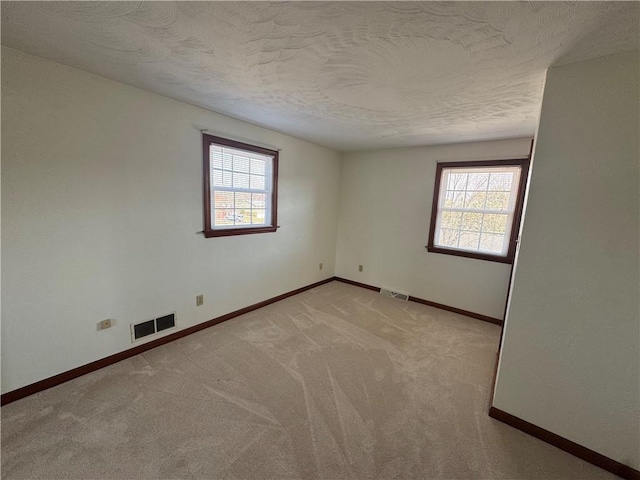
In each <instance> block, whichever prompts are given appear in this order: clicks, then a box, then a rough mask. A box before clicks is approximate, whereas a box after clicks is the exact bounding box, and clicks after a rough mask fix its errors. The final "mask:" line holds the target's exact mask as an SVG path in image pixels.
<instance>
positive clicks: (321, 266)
mask: <svg viewBox="0 0 640 480" xmlns="http://www.w3.org/2000/svg"><path fill="white" fill-rule="evenodd" d="M323 267H324V266H323V265H322V262H320V268H319V270H322V268H323Z"/></svg>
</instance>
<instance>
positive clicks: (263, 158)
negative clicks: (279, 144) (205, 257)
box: [203, 134, 278, 237]
mask: <svg viewBox="0 0 640 480" xmlns="http://www.w3.org/2000/svg"><path fill="white" fill-rule="evenodd" d="M203 138H204V157H205V159H204V160H205V192H204V193H205V229H204V233H205V236H207V237H214V236H224V235H238V234H246V233H264V232H273V231H275V230H276V205H277V203H276V200H277V168H278V152H277V151H275V150H269V149H265V148H262V147H257V146H254V145H249V144H244V143H240V142H236V141H233V140H228V139H224V138H220V137H214V136H211V135H206V134H204V135H203Z"/></svg>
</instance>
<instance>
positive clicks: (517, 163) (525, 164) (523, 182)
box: [426, 157, 530, 264]
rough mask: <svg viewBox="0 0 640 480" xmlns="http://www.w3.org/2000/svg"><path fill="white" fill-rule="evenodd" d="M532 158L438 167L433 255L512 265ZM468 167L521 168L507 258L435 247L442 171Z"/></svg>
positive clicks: (431, 241)
mask: <svg viewBox="0 0 640 480" xmlns="http://www.w3.org/2000/svg"><path fill="white" fill-rule="evenodd" d="M529 164H530V158H529V157H527V158H516V159H511V160H475V161H470V162H442V163H438V164H437V165H436V178H435V186H434V189H433V203H432V205H431V222H430V225H429V241H428V244H427V247H426V248H427V250H428V251H429V252H432V253H443V254H445V255H454V256H456V257H467V258H475V259H476V260H488V261H491V262H499V263H509V264H512V263H513V260H514V258H515V255H516V244H517V240H518V232H519V231H520V221H521V220H522V210H523V206H524V193H525V189H526V186H527V179H528V178H529ZM468 167H520V168H521V171H520V184H519V185H518V192H517V197H516V206H515V210H514V213H513V223H512V225H511V236H510V238H509V249H508V251H507V255H506V256H501V255H493V254H489V253H479V252H467V251H463V250H454V249H449V248H443V247H438V246H436V245H434V237H435V230H436V220H437V218H438V200H439V198H440V183H441V180H442V170H443V169H445V168H468Z"/></svg>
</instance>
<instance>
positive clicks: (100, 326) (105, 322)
mask: <svg viewBox="0 0 640 480" xmlns="http://www.w3.org/2000/svg"><path fill="white" fill-rule="evenodd" d="M107 328H111V319H110V318H108V319H106V320H102V321H101V322H98V330H105V329H107Z"/></svg>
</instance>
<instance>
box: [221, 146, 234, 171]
mask: <svg viewBox="0 0 640 480" xmlns="http://www.w3.org/2000/svg"><path fill="white" fill-rule="evenodd" d="M222 159H223V162H222V168H224V169H225V170H231V169H232V168H233V156H232V155H231V153H229V151H228V150H227V149H223V150H222Z"/></svg>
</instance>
